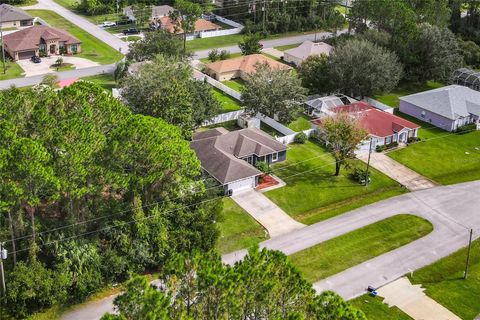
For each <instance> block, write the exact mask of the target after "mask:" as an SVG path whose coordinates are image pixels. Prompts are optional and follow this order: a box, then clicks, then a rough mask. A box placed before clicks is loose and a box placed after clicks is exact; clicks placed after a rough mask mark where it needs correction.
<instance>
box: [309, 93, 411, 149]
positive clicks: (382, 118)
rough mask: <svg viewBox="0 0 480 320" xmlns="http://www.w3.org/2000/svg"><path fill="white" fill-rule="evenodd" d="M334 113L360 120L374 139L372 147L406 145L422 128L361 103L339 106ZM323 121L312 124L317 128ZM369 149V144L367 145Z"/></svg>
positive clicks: (314, 121) (316, 120)
mask: <svg viewBox="0 0 480 320" xmlns="http://www.w3.org/2000/svg"><path fill="white" fill-rule="evenodd" d="M332 111H333V112H336V113H341V112H346V113H348V114H350V115H352V117H356V118H358V119H359V122H360V124H361V126H362V127H363V128H364V129H365V130H366V131H367V132H368V136H369V138H371V139H372V147H373V148H375V147H376V146H381V145H387V144H390V143H393V142H398V143H406V142H407V140H408V138H413V137H417V134H418V129H420V126H419V125H418V124H416V123H413V122H411V121H408V120H405V119H403V118H400V117H399V116H396V115H393V114H391V113H388V112H385V111H381V110H379V109H376V108H374V107H373V106H372V105H370V104H368V103H366V102H363V101H359V102H354V103H352V104H349V105H344V106H337V107H335V108H333V109H332ZM321 121H322V119H321V118H319V119H315V120H313V121H312V123H313V124H314V125H315V126H316V125H319V124H320V123H321ZM365 146H366V147H367V148H368V143H367V144H366V145H365Z"/></svg>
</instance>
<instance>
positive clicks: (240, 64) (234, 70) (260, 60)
mask: <svg viewBox="0 0 480 320" xmlns="http://www.w3.org/2000/svg"><path fill="white" fill-rule="evenodd" d="M265 63H266V64H268V65H269V66H270V67H271V68H272V69H281V70H291V69H292V67H290V66H287V65H286V64H283V63H280V62H278V61H275V60H273V59H271V58H269V57H266V56H264V55H263V54H250V55H248V56H242V57H238V58H233V59H227V60H220V61H216V62H212V63H209V64H207V65H206V73H207V74H208V75H209V76H211V77H212V78H215V79H216V80H218V81H226V80H230V79H234V78H242V79H244V80H245V79H246V78H247V76H248V75H249V74H253V73H255V71H256V66H257V65H258V64H265Z"/></svg>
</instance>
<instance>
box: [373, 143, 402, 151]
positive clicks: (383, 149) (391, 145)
mask: <svg viewBox="0 0 480 320" xmlns="http://www.w3.org/2000/svg"><path fill="white" fill-rule="evenodd" d="M396 147H398V142H391V143H389V144H384V145H381V146H380V145H379V146H376V147H375V151H377V152H382V151H385V150H388V149H392V148H396Z"/></svg>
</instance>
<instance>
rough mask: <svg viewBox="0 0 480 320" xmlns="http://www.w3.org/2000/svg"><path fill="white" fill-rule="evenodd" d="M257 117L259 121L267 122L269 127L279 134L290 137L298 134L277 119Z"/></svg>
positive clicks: (263, 116) (260, 115)
mask: <svg viewBox="0 0 480 320" xmlns="http://www.w3.org/2000/svg"><path fill="white" fill-rule="evenodd" d="M256 117H257V118H258V119H260V120H261V121H262V122H265V123H266V124H267V125H269V126H270V127H272V128H273V129H275V130H277V131H278V132H280V133H281V134H283V135H285V136H288V135H291V134H296V132H295V131H293V130H292V129H290V128H288V127H286V126H284V125H283V124H281V123H280V122H278V121H276V120H275V119H272V118H270V117H267V116H265V115H263V114H260V113H259V114H257V115H256Z"/></svg>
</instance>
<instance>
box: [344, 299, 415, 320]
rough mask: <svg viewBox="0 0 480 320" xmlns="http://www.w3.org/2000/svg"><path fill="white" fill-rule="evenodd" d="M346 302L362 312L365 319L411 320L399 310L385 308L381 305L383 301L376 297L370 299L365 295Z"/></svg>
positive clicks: (385, 306) (384, 305) (383, 304)
mask: <svg viewBox="0 0 480 320" xmlns="http://www.w3.org/2000/svg"><path fill="white" fill-rule="evenodd" d="M348 302H349V303H350V304H351V305H352V306H354V307H355V308H357V309H360V310H362V311H363V313H365V315H366V316H367V319H371V320H381V319H388V320H413V318H412V317H410V316H409V315H408V314H406V313H405V312H403V311H402V310H400V309H399V308H397V307H389V306H387V305H386V304H385V303H383V299H382V298H380V297H378V296H377V297H372V296H370V295H367V294H366V295H363V296H360V297H358V298H355V299H353V300H350V301H348Z"/></svg>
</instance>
